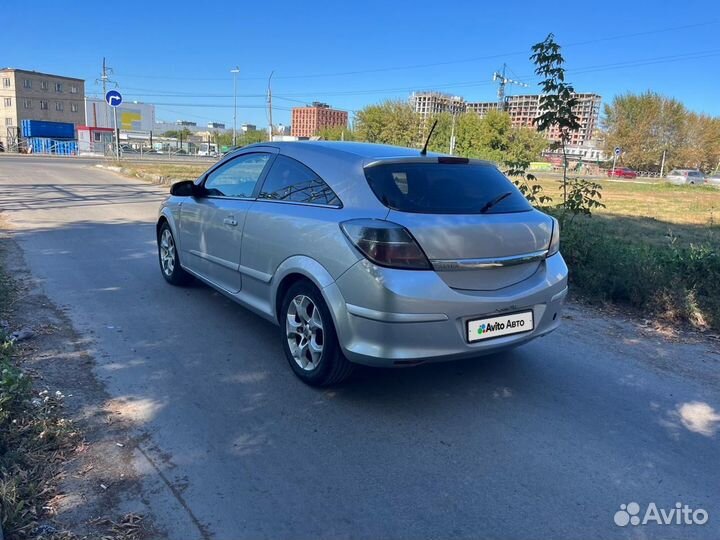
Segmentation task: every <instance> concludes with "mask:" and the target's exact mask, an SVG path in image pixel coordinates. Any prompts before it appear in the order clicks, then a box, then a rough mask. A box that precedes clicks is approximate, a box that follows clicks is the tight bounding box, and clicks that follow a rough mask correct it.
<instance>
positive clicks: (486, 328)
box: [478, 322, 505, 335]
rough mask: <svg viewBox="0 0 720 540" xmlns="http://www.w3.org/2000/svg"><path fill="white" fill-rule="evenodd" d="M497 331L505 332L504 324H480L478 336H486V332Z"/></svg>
mask: <svg viewBox="0 0 720 540" xmlns="http://www.w3.org/2000/svg"><path fill="white" fill-rule="evenodd" d="M497 330H505V323H501V322H495V323H492V324H481V325H480V326H479V327H478V334H480V335H482V334H486V333H488V332H494V331H497Z"/></svg>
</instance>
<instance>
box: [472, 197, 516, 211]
mask: <svg viewBox="0 0 720 540" xmlns="http://www.w3.org/2000/svg"><path fill="white" fill-rule="evenodd" d="M512 194H513V192H512V191H506V192H505V193H503V194H502V195H498V196H497V197H495V198H494V199H493V200H491V201H488V202H486V203H485V204H484V205H483V207H482V208H481V209H480V213H481V214H484V213H485V212H487V211H488V210H490V209H491V208H492V207H493V206H495V205H496V204H498V203H499V202H500V201H504V200H505V199H507V198H508V197H509V196H510V195H512Z"/></svg>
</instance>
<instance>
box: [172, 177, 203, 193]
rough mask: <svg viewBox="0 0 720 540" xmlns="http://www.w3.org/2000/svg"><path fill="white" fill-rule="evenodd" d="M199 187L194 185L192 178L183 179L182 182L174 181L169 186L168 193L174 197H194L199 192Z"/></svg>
mask: <svg viewBox="0 0 720 540" xmlns="http://www.w3.org/2000/svg"><path fill="white" fill-rule="evenodd" d="M199 191H200V188H199V187H198V186H196V185H195V182H194V181H192V180H183V181H182V182H175V183H174V184H173V185H172V186H171V187H170V195H175V196H176V197H194V196H197V195H198V194H199Z"/></svg>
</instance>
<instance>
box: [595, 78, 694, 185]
mask: <svg viewBox="0 0 720 540" xmlns="http://www.w3.org/2000/svg"><path fill="white" fill-rule="evenodd" d="M604 113H605V114H604V119H603V127H604V129H605V131H606V137H605V150H606V151H607V152H608V154H611V153H612V151H613V149H614V148H615V147H617V146H619V147H621V148H622V150H623V153H622V156H621V160H622V163H623V165H626V166H629V167H633V168H636V169H641V170H651V171H659V170H660V164H661V161H662V156H663V152H665V163H666V170H667V168H668V167H675V166H679V165H683V163H682V161H683V159H684V158H683V157H682V153H683V146H684V145H685V144H686V141H687V138H688V119H689V113H688V111H687V110H686V109H685V107H684V106H683V104H682V103H680V102H679V101H677V100H674V99H670V98H666V97H663V96H661V95H660V94H657V93H655V92H645V93H642V94H625V95H622V96H617V97H615V98H614V99H613V101H612V102H611V103H610V104H607V105H605V110H604Z"/></svg>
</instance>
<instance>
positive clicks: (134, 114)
mask: <svg viewBox="0 0 720 540" xmlns="http://www.w3.org/2000/svg"><path fill="white" fill-rule="evenodd" d="M116 112H117V121H118V128H120V131H121V132H122V131H146V132H149V131H152V129H153V126H154V125H155V105H152V104H150V103H138V102H137V101H134V102H133V101H123V102H122V104H121V105H120V106H119V107H117V111H116ZM85 121H86V124H85V125H87V126H90V127H102V128H112V127H114V125H113V122H114V117H113V110H112V107H110V105H108V104H107V102H106V101H105V100H104V99H101V98H87V99H86V100H85Z"/></svg>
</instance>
